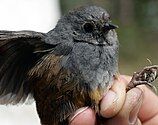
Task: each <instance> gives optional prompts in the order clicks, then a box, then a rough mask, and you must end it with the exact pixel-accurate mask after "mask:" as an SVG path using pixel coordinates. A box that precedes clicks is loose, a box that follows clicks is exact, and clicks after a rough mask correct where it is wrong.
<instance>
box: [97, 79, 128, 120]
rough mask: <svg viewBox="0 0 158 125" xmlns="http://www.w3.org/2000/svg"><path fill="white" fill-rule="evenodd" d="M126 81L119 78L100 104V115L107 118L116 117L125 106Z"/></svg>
mask: <svg viewBox="0 0 158 125" xmlns="http://www.w3.org/2000/svg"><path fill="white" fill-rule="evenodd" d="M125 82H127V81H125V80H124V79H121V78H118V79H117V80H115V81H114V84H113V86H112V88H111V90H109V91H108V92H107V93H106V95H105V96H104V97H103V99H102V100H101V103H100V109H101V110H100V114H101V115H102V116H103V117H105V118H110V117H113V116H115V115H116V114H117V113H118V112H119V111H120V109H121V108H122V106H123V103H124V100H125V94H126V91H125V88H126V83H125Z"/></svg>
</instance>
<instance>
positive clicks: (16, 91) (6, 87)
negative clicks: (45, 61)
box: [0, 31, 55, 104]
mask: <svg viewBox="0 0 158 125" xmlns="http://www.w3.org/2000/svg"><path fill="white" fill-rule="evenodd" d="M45 37H46V34H44V33H39V32H34V31H0V104H16V103H19V102H24V101H25V100H26V99H27V97H28V95H29V93H30V91H31V90H30V87H29V84H28V83H27V73H28V71H29V70H30V69H31V68H32V67H33V66H34V65H35V64H36V62H37V61H38V60H39V59H40V58H41V57H42V56H43V55H44V54H46V53H47V52H48V51H49V50H50V49H51V48H53V47H54V46H55V45H50V44H47V43H45V41H44V39H45Z"/></svg>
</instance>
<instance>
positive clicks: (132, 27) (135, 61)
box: [60, 0, 158, 74]
mask: <svg viewBox="0 0 158 125" xmlns="http://www.w3.org/2000/svg"><path fill="white" fill-rule="evenodd" d="M60 5H61V11H62V14H64V13H67V12H68V10H71V9H73V8H76V7H79V6H82V5H97V6H101V7H103V8H106V10H107V11H108V12H109V13H110V14H111V18H112V20H113V22H114V23H115V24H117V25H119V29H118V30H117V33H118V36H119V41H120V60H119V70H120V72H121V73H123V74H132V73H133V72H134V71H138V70H140V69H141V68H142V67H144V66H147V65H150V63H149V62H148V61H147V58H148V59H150V60H151V62H152V63H153V64H158V54H157V51H158V1H156V0H60Z"/></svg>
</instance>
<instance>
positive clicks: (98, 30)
mask: <svg viewBox="0 0 158 125" xmlns="http://www.w3.org/2000/svg"><path fill="white" fill-rule="evenodd" d="M115 28H117V26H115V25H113V24H111V23H110V16H109V14H108V13H107V11H105V10H104V9H102V8H101V7H96V6H86V7H80V8H77V9H75V10H73V11H70V12H69V13H68V14H67V15H65V16H63V17H61V19H60V20H59V21H58V23H57V25H56V27H55V28H54V29H53V30H51V31H49V32H48V33H46V34H45V33H39V32H34V31H0V104H17V103H23V102H25V100H26V99H27V100H28V98H29V97H33V98H34V100H35V101H36V106H37V112H38V115H39V117H40V120H41V124H42V125H66V124H68V123H66V120H67V118H68V117H69V116H70V115H71V114H72V113H73V112H74V111H75V110H77V109H79V108H81V107H83V106H89V107H91V108H93V109H94V110H95V111H96V112H99V102H100V100H101V98H102V96H103V94H104V93H106V92H107V91H108V89H109V88H110V86H111V85H112V82H113V80H114V77H115V76H116V75H117V69H118V68H117V67H118V44H119V43H118V39H117V35H116V32H115V30H114V29H115Z"/></svg>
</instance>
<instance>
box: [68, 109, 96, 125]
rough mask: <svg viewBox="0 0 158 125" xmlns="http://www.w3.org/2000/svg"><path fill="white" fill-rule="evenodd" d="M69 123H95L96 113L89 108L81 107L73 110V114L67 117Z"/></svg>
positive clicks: (72, 124) (77, 124) (92, 124)
mask: <svg viewBox="0 0 158 125" xmlns="http://www.w3.org/2000/svg"><path fill="white" fill-rule="evenodd" d="M69 119H70V120H69V121H70V122H69V124H70V125H95V122H96V114H95V113H94V111H93V110H92V109H90V108H87V107H83V108H80V109H79V110H77V111H76V112H75V115H73V116H72V117H70V118H69Z"/></svg>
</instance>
